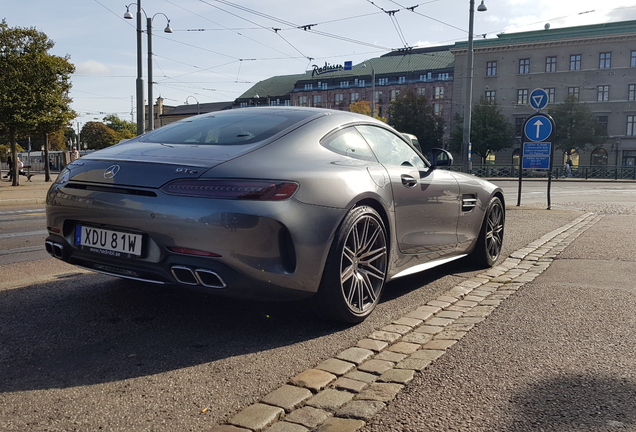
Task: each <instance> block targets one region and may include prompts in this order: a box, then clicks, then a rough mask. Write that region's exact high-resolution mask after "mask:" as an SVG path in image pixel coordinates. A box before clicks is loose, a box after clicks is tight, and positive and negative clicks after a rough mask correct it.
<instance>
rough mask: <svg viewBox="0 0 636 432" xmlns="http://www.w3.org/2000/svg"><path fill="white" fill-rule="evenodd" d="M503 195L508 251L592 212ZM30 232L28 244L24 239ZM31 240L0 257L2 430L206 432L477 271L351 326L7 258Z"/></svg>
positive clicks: (406, 295)
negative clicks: (517, 203)
mask: <svg viewBox="0 0 636 432" xmlns="http://www.w3.org/2000/svg"><path fill="white" fill-rule="evenodd" d="M502 186H504V187H505V188H506V191H507V192H508V190H509V189H510V188H511V187H512V188H514V185H502ZM588 188H589V186H588ZM599 195H603V194H599ZM575 196H576V195H575ZM507 199H508V205H509V212H508V219H507V226H506V239H505V243H504V256H506V255H508V254H510V253H512V252H513V251H515V250H518V249H520V248H522V247H524V246H525V245H527V244H528V243H530V242H532V241H533V240H535V239H536V238H538V237H540V236H541V235H542V234H544V233H547V232H550V231H552V230H554V229H556V228H558V227H561V226H563V225H564V224H566V223H568V222H569V221H571V220H573V219H574V218H576V217H577V216H579V215H580V214H581V213H582V211H581V208H586V210H587V207H589V206H592V205H593V203H584V202H579V204H577V205H571V206H570V207H569V208H568V209H565V208H558V207H556V206H555V207H554V208H553V209H552V210H550V211H547V210H545V209H543V208H541V204H540V198H539V199H538V201H539V202H537V203H530V202H529V203H528V206H525V205H524V206H522V207H516V206H514V205H512V206H510V205H511V201H513V200H511V198H510V197H508V195H507ZM563 202H570V203H573V202H575V201H563ZM632 202H636V201H632ZM535 204H536V206H535ZM594 205H595V204H594ZM612 205H618V206H623V205H626V204H622V203H618V204H612ZM563 207H567V206H565V205H564V206H563ZM572 208H574V209H572ZM15 210H17V209H15V208H11V209H6V208H3V209H2V211H3V212H6V211H9V212H11V211H15ZM36 213H37V212H36ZM0 217H6V218H9V219H11V218H14V219H15V220H12V221H9V224H6V223H4V222H5V221H7V220H8V219H0V220H2V221H3V223H2V225H1V226H2V228H1V229H0V235H4V234H9V233H23V234H24V233H28V232H35V231H40V230H42V229H43V227H42V224H43V217H42V216H26V214H23V216H20V214H17V213H13V214H10V215H0ZM38 218H39V219H38ZM38 235H40V234H33V235H32V236H31V235H25V236H22V240H24V241H25V242H26V240H28V241H29V245H31V244H32V242H36V241H37V240H36V238H37V237H38ZM42 239H43V236H42ZM25 244H26V243H22V244H20V242H16V237H15V236H13V237H12V236H6V237H4V238H3V237H0V250H14V252H15V253H11V254H5V255H0V270H2V275H3V280H2V281H0V340H1V341H2V343H1V344H0V370H1V371H2V374H1V375H0V430H7V431H24V430H60V431H75V430H77V431H84V430H99V429H102V430H114V431H145V430H153V431H174V430H192V431H199V430H206V429H209V428H211V427H212V426H213V425H215V424H218V423H222V422H224V421H225V420H227V418H228V417H229V416H231V415H232V414H233V413H235V412H237V411H238V410H239V409H241V408H243V407H245V406H247V405H249V404H251V403H254V402H256V401H258V400H259V399H260V398H261V397H262V396H264V395H265V394H267V393H269V392H270V391H272V390H273V389H275V388H277V387H279V386H280V385H282V384H284V383H285V382H287V380H288V379H289V378H290V377H292V376H294V375H296V374H298V373H299V372H301V371H304V370H306V369H308V368H311V367H312V366H314V365H316V364H317V363H319V362H320V361H321V360H323V359H325V358H329V357H331V356H333V355H335V354H336V353H338V352H340V351H342V350H344V349H345V348H348V347H350V346H352V345H354V344H355V343H356V342H357V341H358V340H360V339H362V338H364V337H365V336H366V335H368V334H369V333H371V332H372V331H373V330H375V329H377V328H380V327H382V326H384V325H386V324H388V323H390V322H391V321H392V320H394V319H396V318H398V317H400V316H403V315H404V314H406V313H408V312H409V311H411V310H413V309H415V308H416V307H417V306H419V305H422V304H425V303H426V302H428V301H429V300H430V299H432V298H435V297H437V296H438V295H440V293H442V292H444V291H446V290H448V289H450V288H451V287H453V286H455V285H456V284H457V283H459V282H460V281H462V280H463V279H465V278H467V277H470V276H472V275H474V274H475V273H476V272H475V271H474V270H473V269H470V268H468V267H466V265H465V264H463V263H455V264H452V265H447V266H444V267H442V268H439V269H435V270H433V271H429V272H427V273H424V274H420V275H414V276H412V277H408V278H404V279H401V280H399V281H397V282H394V283H390V284H389V286H388V287H387V291H386V293H385V296H384V298H383V301H382V302H381V304H380V305H379V307H378V309H377V310H376V311H375V312H374V314H373V315H372V316H371V317H370V318H369V319H367V320H366V321H365V322H364V323H362V324H360V325H357V326H354V327H349V328H346V327H338V326H334V325H331V324H327V323H324V322H322V321H319V320H316V319H315V318H313V317H312V316H311V315H309V314H307V313H306V310H305V308H304V306H303V305H302V304H298V303H281V304H267V303H249V302H239V301H233V300H225V299H220V298H215V297H211V296H207V295H205V294H202V293H194V292H186V291H182V290H176V289H171V288H166V287H156V286H147V285H140V284H137V283H133V282H129V281H123V280H119V279H116V278H111V277H107V276H102V275H97V274H93V273H82V272H79V271H77V270H76V269H75V268H74V267H71V266H66V264H64V263H61V262H60V261H57V260H55V259H52V258H47V257H43V256H41V255H40V254H41V253H42V252H41V251H35V252H34V251H31V252H18V251H16V250H15V249H19V248H21V247H27V246H25ZM24 254H26V255H24ZM26 256H29V257H30V258H28V259H25V258H24V257H26ZM16 268H19V269H21V271H20V272H18V273H19V274H20V277H19V278H18V279H19V280H18V281H17V282H16V279H15V269H16ZM42 274H44V275H45V276H42ZM4 275H7V277H6V278H5V277H4ZM8 275H13V276H11V277H9V276H8Z"/></svg>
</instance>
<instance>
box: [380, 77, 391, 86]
mask: <svg viewBox="0 0 636 432" xmlns="http://www.w3.org/2000/svg"><path fill="white" fill-rule="evenodd" d="M388 84H389V79H388V78H380V79H378V85H388Z"/></svg>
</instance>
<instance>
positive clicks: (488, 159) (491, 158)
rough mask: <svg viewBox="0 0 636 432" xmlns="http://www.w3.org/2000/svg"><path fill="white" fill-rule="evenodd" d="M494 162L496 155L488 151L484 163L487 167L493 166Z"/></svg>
mask: <svg viewBox="0 0 636 432" xmlns="http://www.w3.org/2000/svg"><path fill="white" fill-rule="evenodd" d="M496 160H497V155H496V154H495V152H491V151H489V152H488V154H487V155H486V163H487V164H488V165H494V164H495V162H496Z"/></svg>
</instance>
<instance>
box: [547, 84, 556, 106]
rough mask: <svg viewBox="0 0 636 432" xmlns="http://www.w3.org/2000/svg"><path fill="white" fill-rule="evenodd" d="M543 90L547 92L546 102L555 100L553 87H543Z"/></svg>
mask: <svg viewBox="0 0 636 432" xmlns="http://www.w3.org/2000/svg"><path fill="white" fill-rule="evenodd" d="M545 92H546V93H547V94H548V103H554V101H555V100H556V89H555V88H554V87H550V88H547V89H545Z"/></svg>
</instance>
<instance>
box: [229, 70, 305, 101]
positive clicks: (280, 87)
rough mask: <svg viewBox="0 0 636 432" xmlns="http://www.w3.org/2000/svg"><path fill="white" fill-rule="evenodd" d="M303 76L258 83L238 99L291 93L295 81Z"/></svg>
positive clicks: (285, 76)
mask: <svg viewBox="0 0 636 432" xmlns="http://www.w3.org/2000/svg"><path fill="white" fill-rule="evenodd" d="M304 76H305V74H296V75H279V76H274V77H271V78H267V79H264V80H263V81H259V82H257V83H256V84H254V85H253V86H252V87H250V89H249V90H247V91H246V92H245V93H243V94H242V95H241V96H239V97H238V98H239V99H243V98H253V97H254V95H259V96H261V97H266V96H269V95H276V96H280V95H285V94H288V93H289V92H291V91H292V90H293V89H294V86H295V85H296V81H298V80H299V79H302V78H303V77H304Z"/></svg>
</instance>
